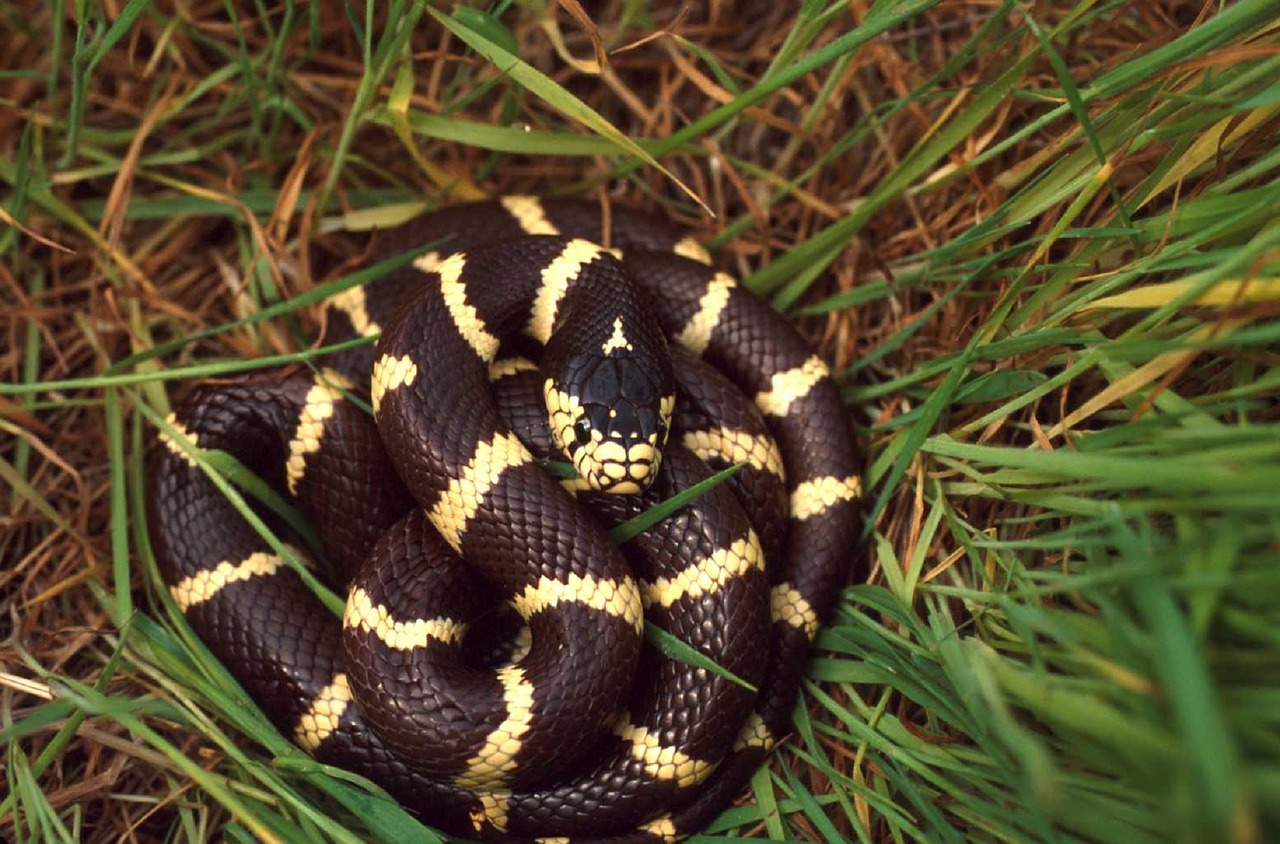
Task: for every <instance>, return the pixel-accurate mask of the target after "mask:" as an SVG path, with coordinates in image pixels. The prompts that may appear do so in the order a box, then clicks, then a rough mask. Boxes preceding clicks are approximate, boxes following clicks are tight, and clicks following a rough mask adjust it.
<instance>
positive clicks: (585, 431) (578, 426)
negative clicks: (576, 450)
mask: <svg viewBox="0 0 1280 844" xmlns="http://www.w3.org/2000/svg"><path fill="white" fill-rule="evenodd" d="M573 436H574V438H575V439H576V440H577V441H578V445H586V444H587V443H589V442H591V421H590V420H589V419H587V417H585V416H584V417H582V418H581V419H579V420H578V421H577V422H574V423H573Z"/></svg>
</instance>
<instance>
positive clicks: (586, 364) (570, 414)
mask: <svg viewBox="0 0 1280 844" xmlns="http://www.w3.org/2000/svg"><path fill="white" fill-rule="evenodd" d="M551 351H552V350H551V349H550V347H549V348H548V352H549V353H550V352H551ZM544 365H545V362H544ZM549 371H551V372H558V373H559V374H558V375H553V376H552V377H549V378H547V379H546V381H545V383H544V385H543V393H544V397H545V399H546V403H547V411H548V416H549V418H550V423H551V432H552V436H553V437H554V438H555V441H556V445H557V446H558V447H559V448H560V450H561V451H562V452H564V455H565V457H567V458H568V459H569V460H570V462H572V463H573V466H574V468H575V469H577V470H578V474H579V475H580V476H581V477H582V478H583V480H584V481H585V482H586V484H587V486H588V487H589V488H590V489H592V490H595V491H598V492H610V493H621V494H628V493H637V492H643V491H644V490H645V489H648V487H649V485H650V484H651V483H652V482H653V479H654V477H655V476H656V475H657V472H658V466H659V464H660V463H661V461H662V449H663V447H664V446H666V443H667V433H668V431H669V429H670V427H671V414H672V412H673V411H674V409H675V389H674V381H673V378H672V375H671V365H670V363H669V361H668V359H667V358H666V356H665V355H654V354H651V353H650V350H649V349H648V348H638V347H637V345H636V344H633V343H632V342H631V341H629V340H627V339H626V333H625V328H624V326H623V320H622V318H621V317H619V318H618V319H617V320H615V323H614V328H613V334H612V335H610V339H607V340H605V341H604V342H600V343H598V344H594V345H592V346H591V347H590V348H589V349H588V350H586V351H581V352H578V353H576V354H573V355H566V356H564V357H563V358H562V359H561V360H560V362H559V365H558V366H556V367H550V368H549Z"/></svg>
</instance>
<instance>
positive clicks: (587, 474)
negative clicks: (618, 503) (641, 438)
mask: <svg viewBox="0 0 1280 844" xmlns="http://www.w3.org/2000/svg"><path fill="white" fill-rule="evenodd" d="M660 461H661V455H660V454H659V453H657V452H655V453H654V455H653V456H652V457H648V458H640V459H635V460H630V461H627V462H615V461H609V462H604V463H596V464H594V465H593V466H592V467H591V468H590V469H589V470H587V471H582V469H581V468H579V474H580V475H582V477H583V478H584V479H586V482H587V485H588V486H590V487H591V488H592V489H593V490H595V491H596V492H604V493H608V494H610V495H636V494H638V493H641V492H644V491H645V490H646V489H648V488H649V485H650V484H652V483H653V479H654V477H655V476H656V475H657V474H658V464H659V462H660Z"/></svg>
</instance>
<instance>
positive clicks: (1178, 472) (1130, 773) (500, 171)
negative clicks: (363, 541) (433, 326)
mask: <svg viewBox="0 0 1280 844" xmlns="http://www.w3.org/2000/svg"><path fill="white" fill-rule="evenodd" d="M729 5H732V4H723V5H722V6H714V7H713V8H714V9H718V10H719V11H718V12H707V11H706V10H697V9H694V10H691V11H689V12H688V13H687V14H684V15H681V14H679V13H678V12H677V10H676V9H674V8H671V9H659V10H655V11H651V10H650V9H649V8H648V6H647V4H642V3H638V2H624V3H619V4H613V5H610V6H608V8H607V9H605V10H604V11H601V12H600V13H599V17H598V18H597V19H596V20H595V29H594V30H592V29H589V28H585V27H584V26H583V25H582V24H581V23H579V22H577V21H575V20H574V19H573V18H572V17H571V16H570V15H568V14H565V13H564V12H563V11H559V12H556V13H554V14H553V10H551V9H550V7H547V8H546V9H543V10H541V11H537V10H534V9H533V8H531V7H527V6H523V5H516V4H510V3H503V2H499V3H496V4H494V5H493V6H491V7H489V8H488V9H487V10H486V11H479V10H477V9H474V8H473V9H457V10H453V11H448V10H440V9H438V8H435V7H432V8H427V7H425V6H422V5H420V4H417V3H412V2H408V0H391V2H388V3H384V4H368V5H358V4H357V5H350V6H347V7H345V8H346V9H347V12H346V14H342V13H341V10H340V7H338V6H336V5H327V4H295V3H293V2H290V0H286V2H283V3H281V4H261V3H244V2H234V0H232V2H225V3H214V2H204V0H197V2H194V3H186V4H181V5H180V6H179V7H177V9H174V8H171V7H170V6H169V5H168V4H153V3H150V2H147V0H127V2H124V1H123V0H122V2H118V3H115V4H107V5H104V6H101V7H100V6H98V5H97V4H81V3H74V4H66V5H65V6H59V10H58V12H57V14H56V15H55V14H51V11H50V4H43V3H34V2H25V3H24V2H21V0H0V21H3V25H2V26H0V55H4V56H6V57H8V62H7V63H6V64H5V65H4V66H0V222H2V223H3V228H0V301H2V303H3V309H2V313H3V316H2V317H0V319H2V320H3V323H2V324H3V326H4V334H3V336H4V338H5V345H4V347H3V349H2V350H0V367H3V371H4V377H3V379H2V381H0V479H2V480H3V484H4V487H3V488H5V489H6V490H7V493H8V494H7V496H6V497H4V498H2V499H0V559H2V560H3V565H0V609H3V610H4V612H2V613H0V743H2V744H3V745H4V747H5V756H4V761H3V777H4V787H0V835H2V836H3V837H5V838H7V839H9V840H12V841H62V840H85V841H108V840H110V841H116V840H141V841H152V840H165V841H169V840H175V841H204V840H207V839H208V838H209V837H210V836H212V835H214V834H221V835H222V836H224V837H225V839H226V840H228V841H233V842H238V841H249V840H270V841H314V840H329V841H350V842H356V841H397V842H402V841H405V840H431V835H430V833H429V832H427V831H425V830H423V829H422V828H421V827H419V826H417V825H416V823H415V822H414V821H413V820H412V819H411V818H409V817H408V816H407V815H405V814H404V813H403V812H401V811H399V810H398V809H397V808H396V807H395V806H393V805H391V804H389V803H387V802H386V801H383V800H380V799H379V798H378V797H377V796H376V794H372V793H371V792H370V791H368V790H367V789H366V788H365V787H364V785H363V784H361V783H358V782H353V781H352V779H351V778H350V777H349V776H346V775H344V774H342V773H341V772H335V771H330V770H327V769H324V768H322V767H321V766H318V765H316V764H315V763H313V762H311V761H310V760H308V759H307V758H306V757H305V756H304V755H302V754H301V753H300V752H299V751H297V750H296V749H294V748H293V747H292V746H291V745H290V744H289V742H288V741H287V740H285V739H284V738H282V737H281V736H279V735H278V734H276V733H275V731H274V730H273V729H272V728H271V727H270V726H269V725H268V724H267V722H266V721H265V719H264V718H263V717H262V716H261V714H260V713H259V712H258V711H257V710H256V709H255V708H254V707H253V706H252V705H251V703H250V702H248V701H247V700H246V699H245V698H244V696H243V693H242V692H241V691H240V690H239V688H238V687H237V686H236V685H235V684H234V682H232V681H231V680H230V678H229V677H228V675H227V674H226V673H225V672H224V671H223V670H222V668H221V667H220V666H219V665H218V664H217V663H216V662H215V661H214V660H212V658H211V657H210V656H209V654H208V652H207V651H206V650H205V649H204V647H203V646H202V645H201V643H200V642H199V641H198V640H196V639H195V638H193V637H192V635H191V634H190V632H189V631H188V630H187V629H186V627H185V625H184V624H183V623H182V622H181V619H180V618H179V617H178V616H177V615H176V614H175V613H174V612H173V609H172V607H171V606H169V605H168V604H167V602H166V601H165V594H164V593H163V590H160V589H158V588H157V583H158V581H157V578H156V575H155V571H154V568H153V564H152V561H151V558H150V553H149V547H148V545H147V542H146V530H145V528H146V526H145V519H144V509H143V507H142V503H141V486H140V482H141V471H142V455H143V451H144V448H145V445H146V443H147V442H148V441H149V439H150V437H151V436H152V435H153V430H154V425H155V424H156V423H157V422H158V420H160V419H162V417H163V414H164V412H165V410H166V408H167V404H168V400H169V397H170V396H171V395H173V396H176V395H178V394H180V393H181V391H182V389H183V388H184V386H185V384H187V383H189V382H191V381H194V380H197V379H202V378H209V377H219V376H223V375H227V374H230V373H232V372H235V371H240V370H241V369H243V368H245V367H253V368H257V367H267V366H277V365H280V364H283V363H290V364H294V365H299V364H305V363H306V361H307V360H309V359H310V358H311V357H312V356H314V354H315V350H314V349H312V348H311V347H310V346H309V345H308V338H310V337H312V336H314V329H315V317H316V314H317V309H316V307H315V305H316V303H317V302H318V301H320V300H321V299H322V298H323V297H324V296H325V295H329V294H330V293H332V292H335V291H336V290H338V289H341V288H342V287H344V286H347V285H350V284H355V283H359V281H360V280H361V279H362V278H363V277H364V275H363V273H364V272H365V271H364V270H361V269H359V268H358V267H357V264H356V260H355V258H354V257H353V256H358V255H359V251H360V247H361V244H362V242H363V239H364V238H363V234H362V233H363V231H365V230H367V229H369V228H371V227H373V226H377V225H386V224H390V223H391V222H394V221H396V220H398V219H402V218H403V217H404V216H405V215H406V214H408V213H412V212H413V211H414V210H416V209H420V208H422V207H425V206H426V205H427V204H430V203H435V202H438V201H440V200H442V199H444V198H445V197H446V196H450V197H452V198H457V199H462V198H471V197H477V196H491V195H498V194H501V193H505V192H512V191H537V192H544V193H547V192H551V193H570V194H586V195H591V196H602V197H603V196H607V197H608V198H609V199H610V201H615V202H619V203H626V204H630V205H641V206H647V207H652V208H661V209H663V210H665V211H666V212H667V213H668V214H670V215H672V216H673V217H676V218H678V219H681V220H683V221H685V222H687V223H688V224H690V225H691V226H692V227H693V228H694V229H695V230H697V231H699V232H700V233H701V234H702V235H703V237H704V238H705V239H706V240H707V241H708V242H710V243H712V244H714V245H716V246H717V247H718V248H719V255H720V260H721V262H722V263H723V264H724V265H725V266H726V267H728V268H730V269H732V270H734V271H735V272H737V273H738V274H739V275H740V276H742V277H744V278H745V279H746V283H747V284H749V285H750V286H751V287H752V288H753V289H754V290H756V291H757V292H758V293H760V294H761V295H764V296H767V297H770V299H771V301H772V302H773V303H774V304H775V306H776V307H778V308H779V309H781V310H783V311H785V312H787V313H788V314H789V315H791V316H792V317H793V318H794V319H795V321H796V324H797V325H798V326H799V327H800V328H801V329H802V330H804V331H806V332H807V333H808V334H809V336H810V337H811V338H813V340H814V341H815V344H816V345H818V346H819V347H820V348H821V349H822V351H823V353H824V354H825V355H826V356H827V357H828V359H830V360H832V361H833V363H834V368H835V371H836V372H837V373H838V375H839V378H840V383H841V385H842V387H843V390H844V395H845V397H846V399H847V401H848V403H849V405H850V408H851V411H852V413H853V415H854V417H855V419H856V421H857V424H858V437H859V441H860V443H861V444H863V445H864V446H865V453H866V455H867V471H866V478H865V489H866V491H867V521H866V529H865V531H864V534H865V535H864V542H863V543H862V545H861V546H860V548H859V549H858V550H857V560H858V568H857V570H856V571H855V572H853V573H852V575H851V581H850V585H849V587H848V588H847V590H846V591H845V594H844V597H843V600H842V602H841V606H840V610H839V613H838V615H837V617H836V618H835V619H834V620H833V622H832V623H831V624H830V625H829V626H828V627H827V628H826V629H825V630H824V631H823V633H822V634H821V635H820V637H819V642H818V644H819V650H818V652H817V655H816V657H815V659H814V660H813V663H812V666H811V668H810V671H809V678H810V679H809V681H808V683H807V685H806V689H805V699H804V701H803V705H802V706H799V707H797V710H796V716H795V728H796V729H795V736H794V737H793V739H792V740H791V741H790V742H789V743H788V744H787V745H786V746H785V747H784V748H783V749H782V750H781V751H780V752H778V753H777V754H776V757H775V759H774V761H773V764H771V765H770V767H769V768H767V769H765V770H763V771H761V772H760V773H759V774H758V775H757V776H756V777H755V779H754V781H753V783H752V790H751V794H749V795H747V797H746V799H744V801H743V802H742V803H741V804H740V805H738V806H736V807H735V808H733V809H731V810H729V811H728V812H726V813H725V815H724V816H722V817H721V819H720V820H719V821H718V822H717V823H716V824H715V825H714V827H713V828H712V830H710V835H711V836H712V837H713V838H715V840H719V836H723V837H725V838H729V839H732V838H734V837H739V836H745V835H755V836H762V837H765V838H769V839H774V840H797V841H813V840H849V841H874V842H915V841H919V842H924V841H928V842H945V841H961V840H994V841H1018V842H1021V841H1046V842H1047V841H1103V842H1141V841H1152V842H1157V841H1160V842H1163V841H1215V842H1218V841H1230V842H1237V843H1238V844H1250V843H1251V842H1261V841H1266V840H1274V839H1275V838H1276V837H1278V836H1280V809H1278V808H1277V807H1280V673H1278V672H1277V670H1276V667H1277V666H1280V632H1277V631H1280V566H1277V565H1276V559H1277V552H1280V420H1278V419H1277V417H1278V416H1280V412H1278V411H1277V408H1280V400H1278V399H1280V356H1278V355H1277V352H1276V350H1277V349H1278V348H1280V320H1278V319H1277V316H1280V203H1278V202H1277V200H1276V197H1280V144H1278V143H1277V137H1278V135H1280V131H1278V130H1280V86H1277V84H1276V82H1275V80H1276V79H1277V78H1280V27H1278V26H1277V24H1276V22H1275V4H1274V3H1272V2H1264V0H1239V2H1235V3H1231V4H1216V3H1204V4H1193V3H1184V2H1175V0H1158V2H1150V3H1141V4H1137V3H1124V2H1116V0H1110V2H1108V1H1107V0H1094V1H1093V2H1089V0H1081V2H1061V3H1055V2H1048V3H1037V4H1017V3H1012V2H998V0H956V2H947V3H938V2H926V0H879V2H874V3H872V2H853V3H844V2H826V0H809V2H805V3H803V4H800V5H799V6H798V7H796V8H792V9H790V10H785V11H784V10H772V7H771V6H768V5H767V4H763V5H761V6H759V8H753V10H752V12H751V14H749V15H746V16H744V17H735V16H734V15H732V14H730V13H729V12H728V11H727V7H728V6H729ZM322 10H323V11H322ZM597 45H598V46H599V47H600V49H601V51H602V52H603V53H604V54H606V55H607V63H606V65H605V66H604V68H603V69H600V68H594V69H593V67H592V62H593V61H594V60H595V56H596V55H597V50H596V46H597ZM596 71H598V72H596ZM708 210H709V211H710V213H708ZM713 215H714V216H713ZM228 489H231V487H228Z"/></svg>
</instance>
